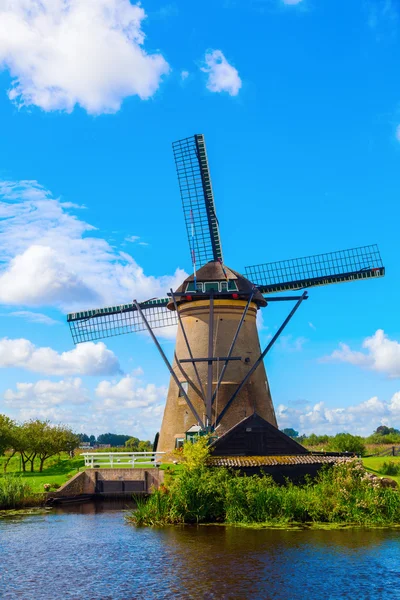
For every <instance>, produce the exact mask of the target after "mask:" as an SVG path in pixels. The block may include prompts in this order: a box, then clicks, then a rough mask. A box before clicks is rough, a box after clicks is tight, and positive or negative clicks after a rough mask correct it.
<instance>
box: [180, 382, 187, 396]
mask: <svg viewBox="0 0 400 600" xmlns="http://www.w3.org/2000/svg"><path fill="white" fill-rule="evenodd" d="M180 383H181V386H182V388H183V390H184V392H185V394H187V393H188V391H189V384H188V382H187V381H181V382H180ZM178 397H179V398H182V397H183V393H182V390H181V388H179V392H178Z"/></svg>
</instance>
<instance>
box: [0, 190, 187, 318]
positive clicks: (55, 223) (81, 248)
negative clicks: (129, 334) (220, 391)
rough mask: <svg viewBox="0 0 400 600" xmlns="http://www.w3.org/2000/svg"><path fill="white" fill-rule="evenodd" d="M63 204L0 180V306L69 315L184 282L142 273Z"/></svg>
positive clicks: (41, 192) (43, 192)
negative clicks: (45, 309)
mask: <svg viewBox="0 0 400 600" xmlns="http://www.w3.org/2000/svg"><path fill="white" fill-rule="evenodd" d="M66 204H68V206H70V203H65V202H61V201H60V200H59V199H54V198H52V196H51V193H50V192H49V191H48V190H46V189H45V188H43V187H42V186H40V185H39V184H38V183H37V182H35V181H20V182H8V181H2V182H1V181H0V264H1V265H2V267H1V268H0V302H2V303H5V304H9V305H12V304H18V305H23V306H29V307H31V306H55V307H58V308H62V309H63V310H69V311H71V312H75V311H76V310H82V309H86V308H95V307H99V306H106V305H114V304H116V303H124V302H131V301H132V299H133V298H137V299H138V300H145V299H148V298H154V297H160V296H164V295H165V294H166V292H167V291H169V289H170V288H171V287H172V288H173V289H175V288H176V287H178V285H179V284H180V283H181V282H182V280H183V279H185V277H186V273H185V272H184V271H183V270H181V269H177V270H176V271H175V274H174V275H171V276H169V275H167V276H161V277H152V276H147V275H145V273H144V272H143V269H142V268H141V267H140V266H139V265H138V264H137V263H136V261H135V260H134V259H133V258H132V257H131V256H130V255H129V254H127V253H125V252H118V251H117V250H116V249H115V248H113V247H112V246H110V244H109V243H108V242H107V241H106V240H105V239H102V238H101V237H99V236H96V237H95V236H94V235H92V232H93V231H94V229H95V228H94V227H93V226H91V225H90V224H88V223H86V222H85V221H82V220H80V219H78V218H77V217H76V216H75V215H73V214H71V210H72V209H67V208H66V207H65V205H66Z"/></svg>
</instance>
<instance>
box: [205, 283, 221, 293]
mask: <svg viewBox="0 0 400 600" xmlns="http://www.w3.org/2000/svg"><path fill="white" fill-rule="evenodd" d="M204 289H205V291H206V292H211V290H215V291H216V292H219V285H218V281H207V283H205V284H204Z"/></svg>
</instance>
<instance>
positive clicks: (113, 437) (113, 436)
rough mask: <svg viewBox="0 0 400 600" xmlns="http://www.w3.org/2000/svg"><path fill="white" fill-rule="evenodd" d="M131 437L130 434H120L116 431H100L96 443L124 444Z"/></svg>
mask: <svg viewBox="0 0 400 600" xmlns="http://www.w3.org/2000/svg"><path fill="white" fill-rule="evenodd" d="M130 438H131V436H130V435H120V434H118V433H102V434H100V435H99V436H98V438H97V443H98V444H110V446H124V445H125V442H127V441H128V440H129V439H130Z"/></svg>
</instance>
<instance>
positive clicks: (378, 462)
mask: <svg viewBox="0 0 400 600" xmlns="http://www.w3.org/2000/svg"><path fill="white" fill-rule="evenodd" d="M362 461H363V464H364V466H365V468H366V469H367V471H369V472H370V473H373V474H374V475H377V476H378V477H389V478H390V479H394V480H395V481H397V483H398V484H399V486H400V475H383V474H382V473H380V472H379V470H380V469H381V467H382V465H383V463H388V462H393V463H395V464H396V465H400V456H369V457H367V458H363V459H362Z"/></svg>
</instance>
